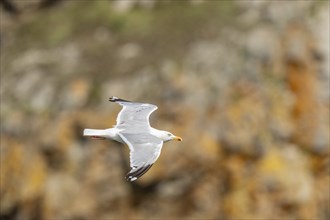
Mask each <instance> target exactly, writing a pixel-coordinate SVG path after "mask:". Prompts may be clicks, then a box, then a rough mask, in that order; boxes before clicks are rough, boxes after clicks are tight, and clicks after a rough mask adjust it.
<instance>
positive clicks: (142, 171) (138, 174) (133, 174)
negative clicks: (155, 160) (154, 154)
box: [125, 164, 153, 182]
mask: <svg viewBox="0 0 330 220" xmlns="http://www.w3.org/2000/svg"><path fill="white" fill-rule="evenodd" d="M152 165H153V164H149V165H147V166H145V167H141V168H139V169H137V170H134V171H133V170H131V171H130V172H129V173H128V174H127V175H126V177H125V179H126V180H127V181H130V182H133V181H135V180H137V179H138V178H140V177H141V176H142V175H143V174H145V173H146V172H147V171H148V170H149V169H150V168H151V167H152Z"/></svg>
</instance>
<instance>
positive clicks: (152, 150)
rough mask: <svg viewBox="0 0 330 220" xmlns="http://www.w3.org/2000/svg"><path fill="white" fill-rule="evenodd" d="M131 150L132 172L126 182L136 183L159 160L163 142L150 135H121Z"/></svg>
mask: <svg viewBox="0 0 330 220" xmlns="http://www.w3.org/2000/svg"><path fill="white" fill-rule="evenodd" d="M119 135H120V137H121V138H122V140H123V141H124V142H125V143H126V144H127V145H128V147H129V149H130V166H131V170H130V172H129V173H128V174H127V175H126V180H128V181H134V180H136V179H138V178H139V177H141V176H142V175H143V174H145V173H146V172H147V171H148V170H149V169H150V168H151V166H152V165H153V164H154V163H155V161H156V160H157V159H158V157H159V155H160V152H161V149H162V146H163V141H162V140H161V139H159V138H157V137H155V136H153V135H151V134H149V133H134V134H129V133H119Z"/></svg>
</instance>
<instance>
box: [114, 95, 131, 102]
mask: <svg viewBox="0 0 330 220" xmlns="http://www.w3.org/2000/svg"><path fill="white" fill-rule="evenodd" d="M109 101H110V102H131V101H128V100H125V99H121V98H118V97H115V96H111V97H110V98H109Z"/></svg>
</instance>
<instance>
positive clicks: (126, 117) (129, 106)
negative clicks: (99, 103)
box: [110, 97, 158, 132]
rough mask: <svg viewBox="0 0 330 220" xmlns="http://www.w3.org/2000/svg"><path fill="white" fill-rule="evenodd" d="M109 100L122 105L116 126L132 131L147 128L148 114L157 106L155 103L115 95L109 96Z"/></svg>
mask: <svg viewBox="0 0 330 220" xmlns="http://www.w3.org/2000/svg"><path fill="white" fill-rule="evenodd" d="M110 101H112V102H116V103H118V104H119V105H121V106H123V108H122V110H121V111H120V112H119V114H118V116H117V125H116V126H117V127H118V128H121V129H125V130H126V131H129V130H131V131H132V132H135V131H138V130H140V129H147V128H149V126H150V124H149V116H150V115H151V113H152V112H154V111H155V110H156V109H157V108H158V107H157V106H156V105H152V104H147V103H138V102H130V101H127V100H123V99H119V98H116V97H111V98H110Z"/></svg>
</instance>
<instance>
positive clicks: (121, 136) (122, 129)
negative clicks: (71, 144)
mask: <svg viewBox="0 0 330 220" xmlns="http://www.w3.org/2000/svg"><path fill="white" fill-rule="evenodd" d="M110 101H111V102H116V103H118V104H120V105H121V106H123V108H122V110H121V111H120V112H119V114H118V116H117V124H116V125H115V126H114V127H113V128H108V129H88V128H86V129H84V136H89V137H91V138H92V139H101V140H104V139H109V140H115V141H118V142H120V143H124V144H127V145H128V147H129V149H130V164H131V168H132V169H131V171H130V172H129V173H128V174H127V175H126V179H127V180H129V181H134V180H136V179H138V178H139V177H141V176H142V175H143V174H144V173H146V172H147V171H148V170H149V169H150V167H151V166H152V165H153V164H154V162H155V161H156V160H157V159H158V157H159V155H160V152H161V148H162V146H163V143H164V142H167V141H170V140H178V141H182V138H180V137H177V136H175V135H173V134H171V133H170V132H168V131H163V130H158V129H155V128H152V127H151V126H150V124H149V116H150V114H151V113H152V112H154V111H155V110H156V109H157V106H155V105H152V104H147V103H136V102H130V101H127V100H123V99H119V98H117V97H111V98H110Z"/></svg>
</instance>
